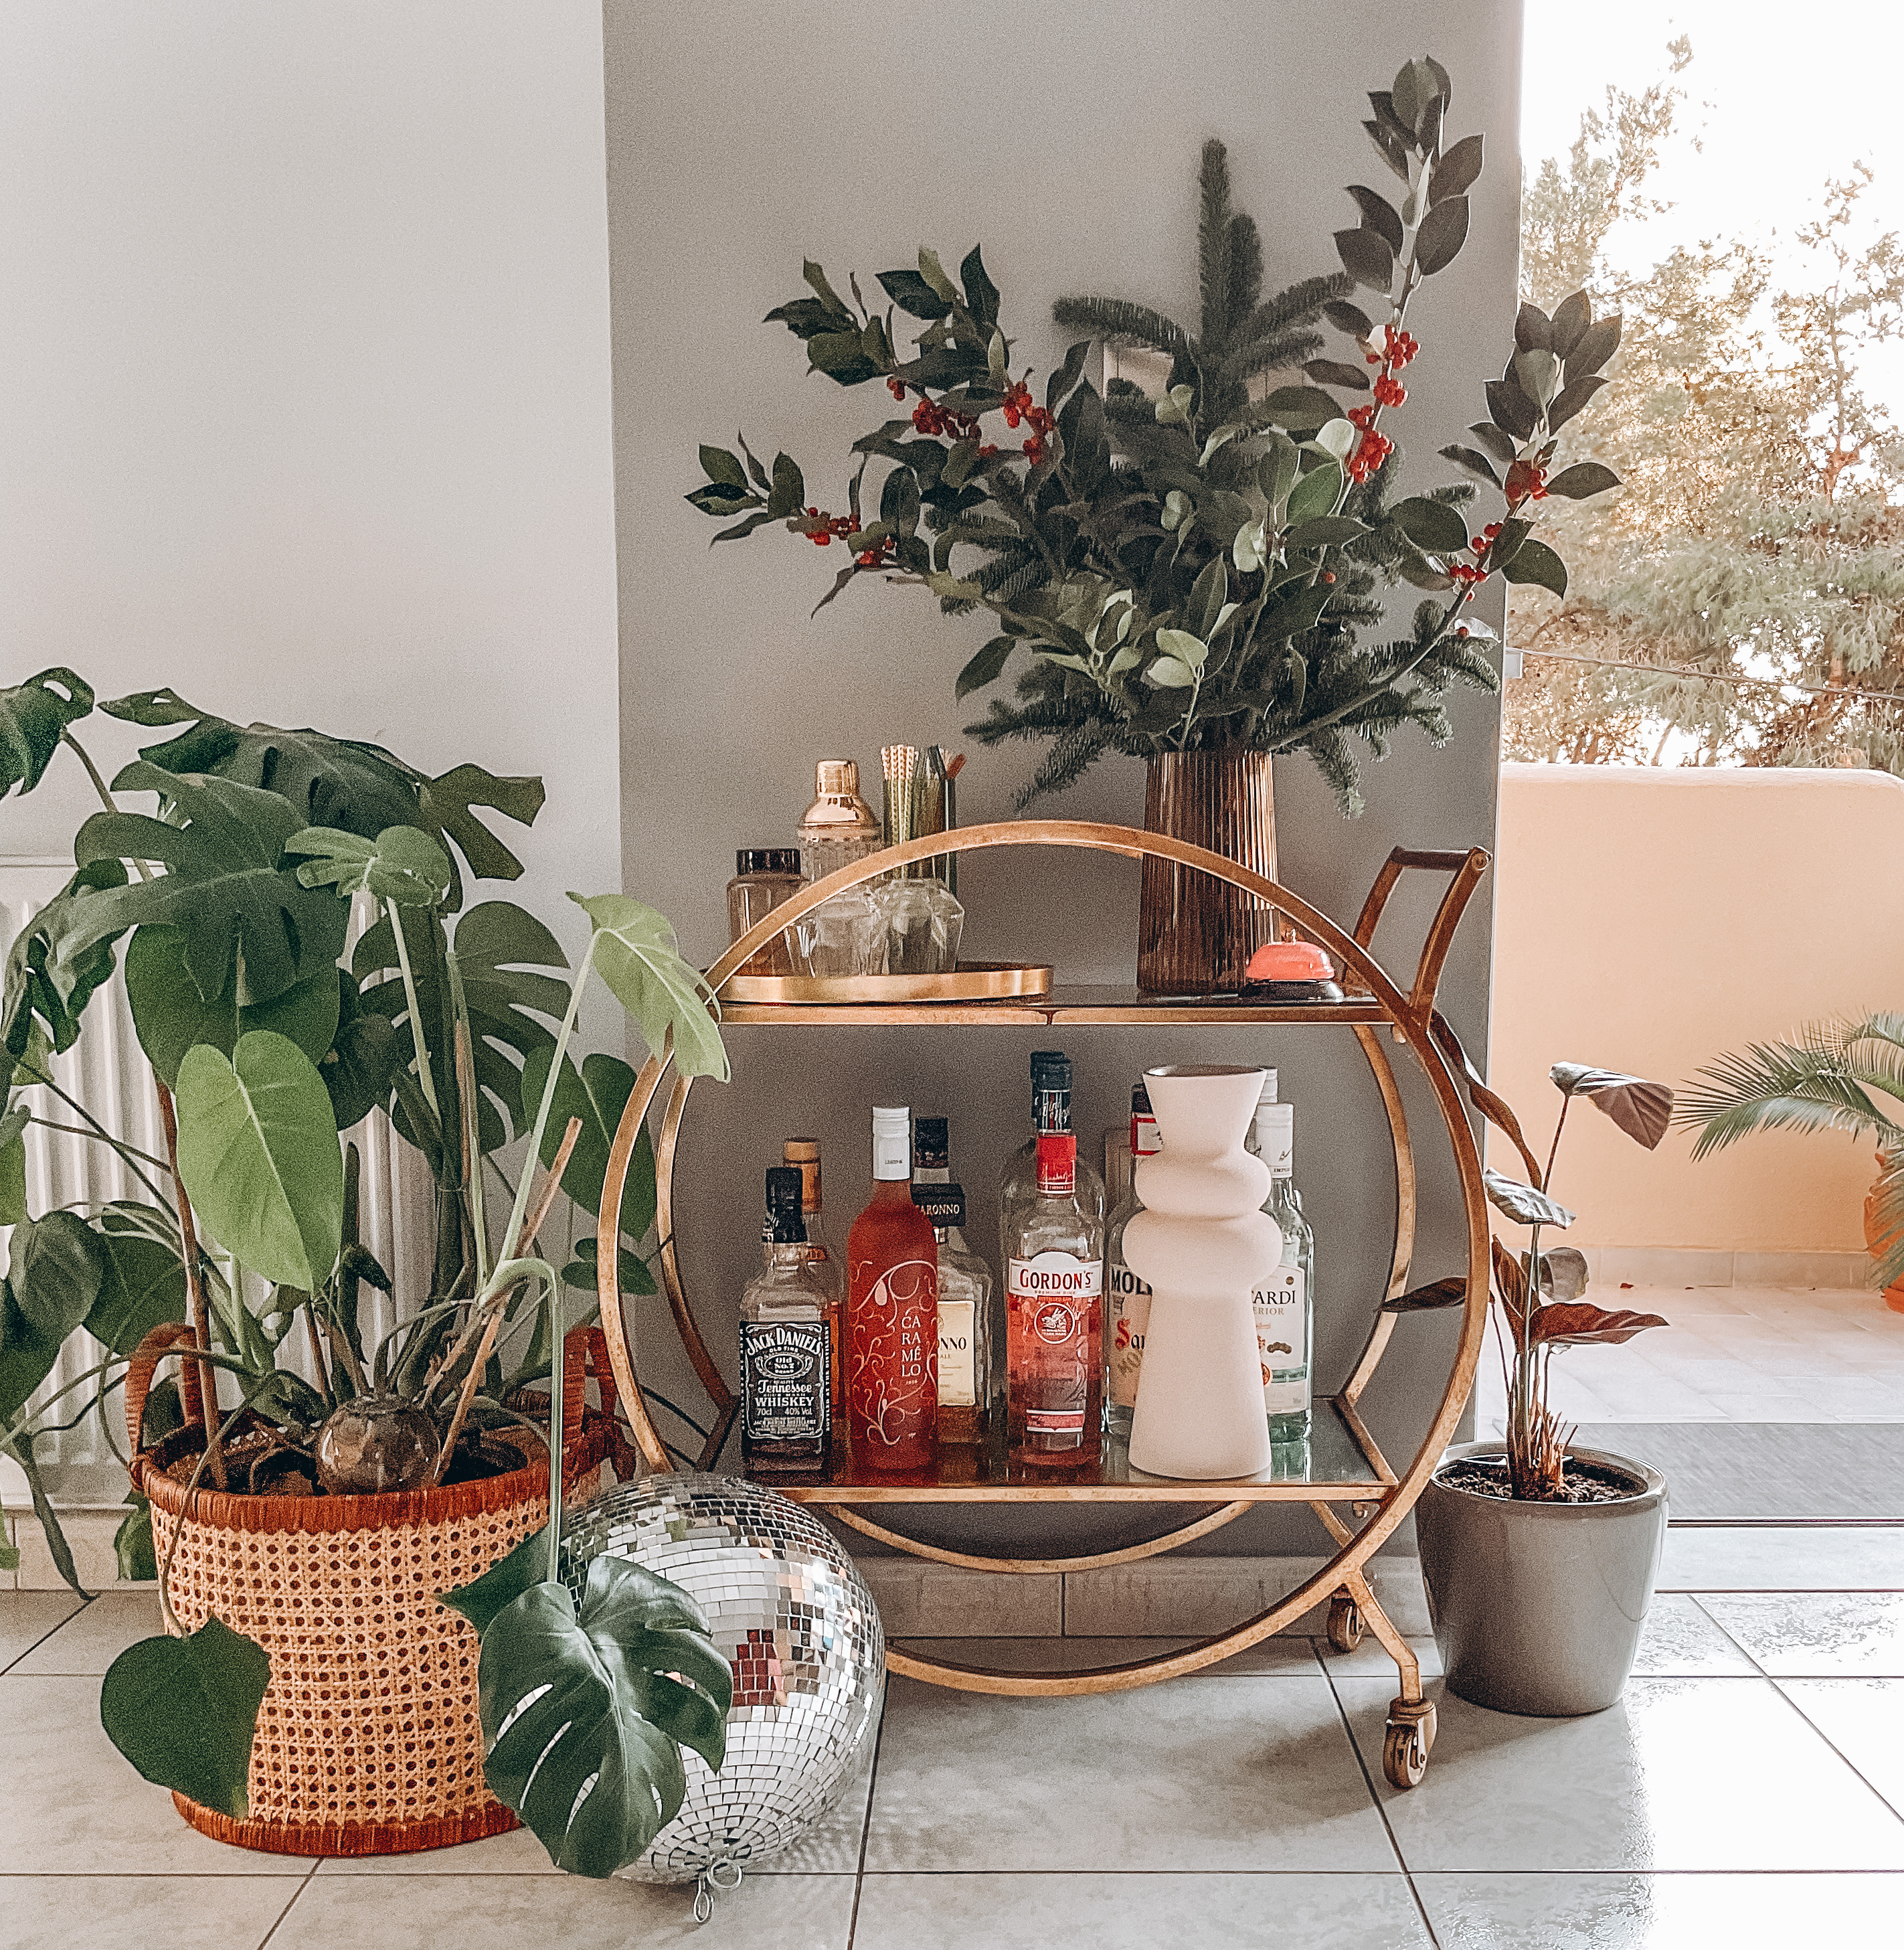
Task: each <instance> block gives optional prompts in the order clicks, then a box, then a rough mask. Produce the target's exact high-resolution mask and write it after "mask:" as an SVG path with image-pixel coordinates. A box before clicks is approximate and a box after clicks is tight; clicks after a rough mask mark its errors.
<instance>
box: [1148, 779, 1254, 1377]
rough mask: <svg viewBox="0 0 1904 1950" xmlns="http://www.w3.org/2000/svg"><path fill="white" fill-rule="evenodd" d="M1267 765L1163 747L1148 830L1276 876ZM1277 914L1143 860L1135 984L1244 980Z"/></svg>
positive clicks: (1236, 983) (1236, 984)
mask: <svg viewBox="0 0 1904 1950" xmlns="http://www.w3.org/2000/svg"><path fill="white" fill-rule="evenodd" d="M1270 765H1271V760H1270V755H1269V754H1268V752H1247V751H1245V750H1244V749H1243V747H1242V746H1240V745H1226V746H1220V747H1218V749H1216V750H1215V751H1212V752H1159V754H1158V755H1156V757H1155V758H1153V759H1152V760H1151V761H1150V772H1149V774H1148V776H1147V777H1146V780H1145V783H1144V792H1143V824H1144V830H1145V831H1146V832H1147V833H1164V834H1166V835H1168V836H1169V837H1170V838H1171V839H1186V840H1188V841H1189V842H1190V844H1191V845H1192V846H1204V847H1207V848H1209V850H1210V851H1211V852H1212V853H1221V855H1223V857H1224V858H1225V859H1226V860H1234V861H1236V862H1237V864H1238V865H1239V866H1243V867H1247V868H1249V870H1250V871H1252V873H1256V874H1262V877H1263V878H1264V879H1265V880H1274V879H1275V877H1276V802H1275V797H1274V793H1273V792H1272V791H1271V783H1270ZM1275 919H1276V910H1275V909H1274V908H1272V907H1271V905H1269V903H1268V902H1267V901H1265V900H1263V899H1261V898H1260V897H1259V896H1257V895H1255V894H1251V893H1246V892H1244V891H1243V889H1242V888H1240V887H1235V886H1231V885H1230V883H1229V882H1228V881H1227V880H1218V879H1217V878H1216V877H1215V875H1214V874H1206V873H1202V872H1200V871H1198V870H1197V869H1196V868H1193V867H1179V866H1178V865H1176V864H1174V862H1173V861H1168V860H1150V859H1147V860H1146V861H1144V863H1143V892H1142V895H1141V897H1140V905H1139V908H1138V913H1137V986H1138V987H1139V988H1140V989H1142V990H1143V992H1145V993H1146V995H1209V994H1212V993H1213V992H1215V991H1217V990H1219V989H1237V988H1240V987H1241V986H1242V984H1243V971H1244V970H1246V968H1247V967H1249V958H1250V956H1251V955H1254V954H1255V952H1256V950H1257V949H1258V948H1260V947H1261V946H1262V945H1263V943H1264V942H1266V941H1269V940H1273V939H1274V936H1275ZM1149 1358H1150V1353H1149V1350H1148V1348H1146V1350H1145V1359H1146V1360H1148V1359H1149Z"/></svg>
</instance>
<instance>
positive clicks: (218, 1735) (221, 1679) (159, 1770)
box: [99, 1612, 271, 1817]
mask: <svg viewBox="0 0 1904 1950" xmlns="http://www.w3.org/2000/svg"><path fill="white" fill-rule="evenodd" d="M270 1683H271V1660H270V1658H269V1655H268V1654H267V1653H266V1651H265V1649H264V1648H263V1646H261V1645H260V1644H258V1643H257V1641H256V1640H253V1639H248V1638H247V1637H244V1634H242V1633H239V1632H235V1631H232V1628H230V1627H229V1625H227V1624H226V1623H225V1622H224V1621H223V1620H222V1619H221V1618H219V1616H218V1615H217V1614H216V1612H213V1613H211V1614H210V1615H208V1616H207V1618H206V1620H205V1622H204V1624H202V1625H201V1626H200V1627H199V1628H198V1630H197V1631H195V1632H194V1633H193V1634H191V1636H190V1637H188V1638H149V1639H142V1640H139V1642H138V1643H137V1644H136V1645H134V1646H129V1648H128V1649H126V1651H124V1652H123V1653H120V1655H119V1656H118V1657H117V1659H114V1661H113V1662H112V1664H111V1665H110V1666H109V1667H108V1668H107V1671H106V1677H105V1680H104V1683H103V1684H101V1687H100V1690H99V1718H100V1723H101V1725H103V1726H104V1728H105V1730H106V1734H107V1738H108V1739H110V1740H111V1742H112V1743H113V1745H114V1746H116V1747H117V1749H119V1751H120V1752H121V1753H122V1754H123V1755H125V1756H126V1758H127V1759H128V1760H129V1761H130V1762H132V1765H133V1766H134V1767H135V1768H137V1769H138V1771H139V1772H140V1773H141V1774H143V1775H144V1776H145V1778H146V1779H147V1780H150V1781H155V1782H157V1783H158V1785H159V1786H161V1787H169V1788H170V1789H172V1790H173V1792H174V1793H178V1794H182V1795H184V1796H186V1797H187V1799H189V1800H192V1801H195V1802H198V1804H199V1805H201V1807H204V1808H215V1809H216V1810H217V1811H218V1812H219V1814H229V1815H233V1816H237V1817H242V1816H243V1815H244V1814H245V1813H246V1812H247V1808H248V1806H249V1802H248V1799H247V1792H246V1785H245V1783H246V1777H247V1774H248V1773H249V1772H250V1765H251V1745H252V1742H253V1740H254V1739H255V1738H256V1737H257V1725H258V1709H259V1707H260V1706H261V1705H263V1703H264V1696H265V1689H266V1687H268V1686H269V1684H270Z"/></svg>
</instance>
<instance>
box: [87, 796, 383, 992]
mask: <svg viewBox="0 0 1904 1950" xmlns="http://www.w3.org/2000/svg"><path fill="white" fill-rule="evenodd" d="M113 783H114V787H115V788H116V789H117V790H120V791H124V792H156V793H161V794H163V795H164V796H166V798H168V799H170V800H171V802H172V803H173V805H174V807H175V808H176V809H177V811H179V812H181V813H182V814H183V815H185V818H186V820H187V821H188V824H185V825H183V826H174V825H173V824H170V822H169V821H166V820H161V819H153V818H148V816H147V815H145V814H143V813H135V812H99V813H95V814H94V815H93V816H92V818H90V819H89V820H88V821H86V824H85V825H84V826H82V827H80V829H79V838H78V839H76V841H75V842H74V844H73V857H74V858H76V859H77V860H78V861H79V864H81V865H82V866H85V865H87V864H89V863H91V862H93V861H120V860H146V861H157V862H159V863H160V864H163V866H164V868H165V870H166V871H164V873H163V874H159V875H157V876H156V877H154V878H153V879H151V880H134V881H132V882H130V883H128V884H127V885H126V886H117V887H106V888H103V889H100V890H99V891H98V892H95V893H82V894H79V896H77V897H76V900H75V902H74V904H73V909H72V911H71V914H70V918H69V919H68V920H67V922H66V924H65V925H64V927H62V928H61V931H60V933H59V934H58V936H56V937H54V942H53V948H54V954H55V955H56V956H57V957H58V960H59V961H61V962H62V963H64V964H70V963H71V961H72V960H73V958H74V957H75V956H76V955H80V954H82V953H83V952H84V951H85V950H86V949H89V948H90V947H92V945H93V944H94V943H95V942H99V941H101V940H104V939H106V938H107V936H112V935H116V934H118V933H121V932H122V931H123V930H125V929H126V928H128V927H142V926H144V925H145V924H146V923H148V922H157V923H160V924H164V925H166V926H170V927H177V928H179V929H180V930H182V932H183V933H184V936H185V971H186V973H188V974H189V975H190V976H191V980H192V981H193V983H194V985H195V986H197V988H198V992H199V994H200V995H201V996H203V997H204V999H205V1000H206V1001H215V1000H216V998H218V997H219V996H220V995H222V994H223V993H224V992H225V989H226V984H227V983H229V981H230V980H232V972H233V969H234V967H238V969H239V971H240V973H239V977H238V980H239V988H238V999H239V1000H240V1001H241V1002H244V1003H247V1004H249V1005H256V1004H257V1003H260V1002H268V1001H270V1000H271V999H272V998H273V997H274V996H277V995H282V994H283V993H284V992H285V990H286V989H288V988H289V987H291V985H292V984H293V983H295V982H300V981H302V980H304V979H305V978H306V977H309V976H311V975H313V974H315V973H316V972H317V971H318V970H319V969H321V968H328V967H332V966H333V965H334V964H335V963H336V961H337V958H338V955H341V953H342V952H343V950H344V924H345V920H346V918H347V911H346V909H345V908H344V903H343V902H341V901H339V900H338V899H336V898H335V897H334V896H332V895H331V894H330V893H328V892H326V891H325V890H324V889H322V888H313V887H305V886H300V884H299V883H298V879H297V873H296V871H295V870H294V868H291V867H288V866H287V865H285V864H284V857H283V856H284V845H285V841H286V840H287V839H289V838H290V837H291V835H292V834H293V833H295V832H296V831H297V830H298V827H299V824H300V821H299V820H298V818H297V812H296V811H295V810H294V808H293V807H292V806H291V804H290V803H289V802H288V801H287V800H285V799H281V798H279V797H278V795H277V794H276V793H272V792H263V791H260V790H257V788H256V787H251V786H242V785H235V784H233V783H232V781H231V780H229V779H220V778H208V777H203V776H198V775H194V776H191V777H175V776H173V774H171V773H170V772H165V771H160V769H159V768H157V766H156V765H146V764H144V763H139V764H136V765H128V766H127V767H126V769H125V770H124V771H122V772H121V773H120V774H119V776H118V777H117V778H116V779H115V780H114V781H113Z"/></svg>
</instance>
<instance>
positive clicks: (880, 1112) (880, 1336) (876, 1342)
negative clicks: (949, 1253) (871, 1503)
mask: <svg viewBox="0 0 1904 1950" xmlns="http://www.w3.org/2000/svg"><path fill="white" fill-rule="evenodd" d="M846 1259H847V1271H848V1287H847V1297H846V1342H847V1349H846V1419H847V1430H848V1436H849V1438H850V1440H851V1443H852V1445H853V1453H854V1462H855V1463H856V1464H857V1465H858V1466H862V1467H864V1468H866V1469H874V1470H894V1471H904V1472H909V1473H910V1472H914V1471H918V1470H926V1469H931V1468H932V1464H933V1462H935V1459H937V1456H938V1244H937V1243H936V1242H935V1240H934V1239H933V1237H932V1221H931V1220H929V1219H928V1218H927V1217H926V1215H925V1213H922V1211H920V1210H919V1207H917V1206H916V1205H915V1204H913V1191H912V1114H911V1112H910V1111H909V1110H908V1109H907V1107H905V1106H904V1105H903V1104H901V1105H898V1106H892V1107H888V1106H886V1105H883V1104H882V1105H881V1106H879V1107H877V1108H876V1109H875V1111H873V1197H872V1198H871V1199H870V1201H868V1203H867V1205H866V1210H864V1211H863V1212H862V1213H860V1216H858V1218H857V1219H855V1220H854V1222H853V1229H852V1231H851V1232H850V1233H848V1235H847V1241H846Z"/></svg>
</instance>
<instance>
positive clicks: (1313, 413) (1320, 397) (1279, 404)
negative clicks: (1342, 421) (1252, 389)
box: [1261, 386, 1342, 433]
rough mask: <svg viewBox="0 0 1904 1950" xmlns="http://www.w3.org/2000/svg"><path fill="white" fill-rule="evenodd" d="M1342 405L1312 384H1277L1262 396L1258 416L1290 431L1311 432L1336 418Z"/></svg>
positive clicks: (1340, 411)
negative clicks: (1266, 395) (1272, 389)
mask: <svg viewBox="0 0 1904 1950" xmlns="http://www.w3.org/2000/svg"><path fill="white" fill-rule="evenodd" d="M1341 413H1342V408H1341V407H1339V405H1338V404H1337V403H1336V401H1335V400H1333V398H1332V397H1330V395H1329V394H1327V393H1324V392H1321V391H1318V390H1317V388H1314V386H1279V387H1277V389H1276V390H1275V391H1274V392H1273V393H1271V394H1270V396H1269V397H1268V399H1266V400H1264V402H1263V403H1262V408H1261V417H1262V418H1263V419H1265V420H1267V421H1268V422H1271V424H1272V425H1276V426H1279V427H1286V428H1287V429H1288V430H1289V431H1290V432H1291V433H1313V432H1314V431H1315V429H1316V428H1318V427H1319V426H1326V425H1328V423H1329V422H1330V421H1331V420H1333V419H1336V418H1338V417H1339V416H1340V414H1341Z"/></svg>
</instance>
